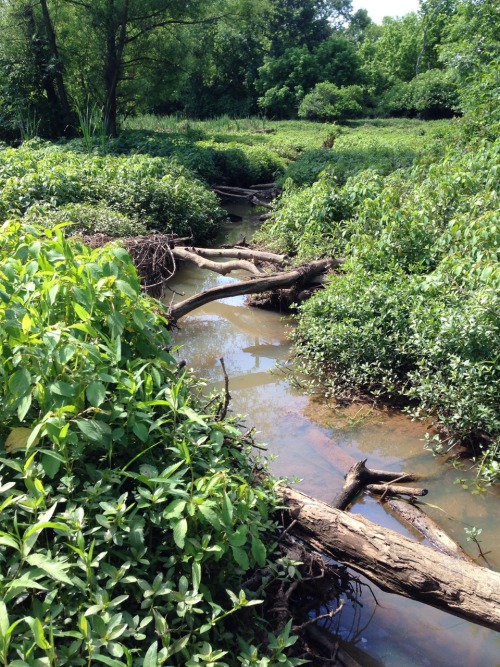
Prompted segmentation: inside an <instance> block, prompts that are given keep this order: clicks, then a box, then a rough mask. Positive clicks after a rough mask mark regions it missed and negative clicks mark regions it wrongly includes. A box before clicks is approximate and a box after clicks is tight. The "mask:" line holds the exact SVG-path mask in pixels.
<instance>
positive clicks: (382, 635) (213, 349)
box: [164, 205, 500, 667]
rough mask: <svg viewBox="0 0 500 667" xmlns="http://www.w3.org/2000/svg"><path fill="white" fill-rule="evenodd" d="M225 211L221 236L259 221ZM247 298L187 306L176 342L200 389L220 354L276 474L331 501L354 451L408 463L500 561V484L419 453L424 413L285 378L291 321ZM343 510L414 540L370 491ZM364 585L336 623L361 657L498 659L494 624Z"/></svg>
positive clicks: (426, 661) (238, 403)
mask: <svg viewBox="0 0 500 667" xmlns="http://www.w3.org/2000/svg"><path fill="white" fill-rule="evenodd" d="M231 212H234V213H237V214H240V215H242V216H243V217H244V219H243V221H242V222H239V223H228V224H227V225H226V229H225V233H224V235H223V236H222V238H221V239H219V242H226V243H228V242H229V243H235V242H237V241H239V240H240V239H241V238H242V237H246V239H247V240H248V239H250V238H251V236H252V234H253V233H254V231H255V230H256V229H257V228H258V226H259V224H260V223H259V222H258V214H255V212H254V211H253V209H249V208H248V207H247V206H238V205H235V206H231ZM237 279H238V274H236V273H233V274H231V276H221V275H218V274H215V273H213V272H210V271H206V270H202V269H199V268H197V267H194V266H191V265H190V266H186V265H184V266H181V267H180V268H179V270H178V272H177V274H176V276H175V277H174V278H173V279H172V280H171V281H170V282H169V287H170V288H173V289H174V290H175V291H176V292H179V293H182V294H184V295H185V296H190V295H191V294H194V293H196V292H199V291H201V290H203V289H208V288H209V287H214V286H215V285H222V284H226V283H229V282H233V281H234V280H237ZM172 298H173V299H174V302H177V301H179V300H181V299H182V298H183V297H181V296H179V295H176V294H174V293H173V292H172V291H169V290H167V291H166V292H165V294H164V301H165V302H167V303H169V302H170V301H171V299H172ZM244 300H245V297H232V298H228V299H223V300H221V301H218V302H213V303H210V304H208V305H206V306H203V307H202V308H199V309H198V310H195V311H193V312H192V313H190V314H189V315H187V316H186V317H184V318H183V319H181V321H180V323H179V329H178V330H175V331H174V334H173V342H174V343H175V345H179V346H181V348H180V350H179V352H178V353H177V354H178V355H179V359H185V360H186V361H187V365H188V367H192V368H193V369H194V371H195V372H196V374H197V375H198V376H201V377H203V378H205V379H206V380H207V385H208V387H207V390H210V389H213V388H221V387H222V386H223V375H222V369H221V366H220V363H219V358H220V357H223V358H224V361H225V366H226V369H227V373H228V375H229V390H230V394H231V403H230V413H231V414H233V415H239V414H241V415H245V416H246V418H245V424H246V425H248V427H255V428H256V429H257V431H258V435H257V437H256V440H257V441H258V442H262V443H265V444H266V445H267V448H268V449H267V451H268V454H267V455H268V456H269V458H270V459H271V464H270V465H271V470H272V472H273V473H274V474H276V475H280V476H286V477H288V478H290V479H297V478H300V480H301V481H300V483H297V487H298V488H299V489H300V490H302V491H304V492H305V493H308V494H310V495H311V496H315V497H317V498H320V499H322V500H325V501H327V502H328V501H331V500H332V499H333V497H334V495H335V493H336V492H337V491H338V490H339V489H340V488H341V487H342V484H343V475H344V474H345V472H346V471H347V469H348V468H349V467H350V465H351V463H352V462H353V460H359V459H361V458H367V459H368V462H367V465H368V466H369V467H370V468H376V469H384V470H397V471H399V470H405V471H408V472H416V473H418V474H420V475H421V476H422V478H423V480H424V481H423V483H422V484H423V485H425V487H426V488H428V489H429V495H428V496H426V497H425V499H424V500H425V501H426V503H427V506H426V507H425V510H426V511H427V512H428V514H429V515H430V516H431V517H432V518H433V519H435V520H436V521H437V522H438V523H439V524H440V525H441V526H442V527H443V528H444V529H445V530H446V531H447V532H448V533H449V534H450V535H451V536H452V537H453V538H454V539H455V540H456V541H457V542H458V543H459V544H461V546H462V547H463V548H464V549H465V550H466V551H467V552H468V553H469V554H471V555H472V556H473V557H474V558H476V557H478V558H479V552H478V547H477V545H476V544H474V542H472V541H467V533H466V531H465V529H466V528H469V529H470V528H472V527H475V528H476V529H477V530H481V533H480V535H479V536H478V539H479V540H480V545H481V549H482V551H483V552H484V553H485V554H487V555H486V558H487V560H488V564H489V566H490V567H491V568H492V569H494V570H497V571H500V550H499V549H498V548H497V547H498V544H499V543H500V541H499V538H500V490H488V491H487V492H485V493H483V494H473V493H471V492H470V491H467V490H465V489H464V488H462V486H461V485H460V484H459V483H457V482H456V480H457V478H459V477H460V478H463V479H467V480H470V481H472V480H473V479H474V472H473V471H467V470H456V469H454V468H453V466H452V465H451V464H450V463H449V462H446V460H445V459H444V458H435V457H433V456H432V454H431V453H429V452H428V451H426V450H425V449H424V443H423V438H424V434H425V430H426V429H425V424H422V423H421V422H414V421H412V420H411V419H410V418H409V417H407V416H406V415H404V414H402V413H400V412H397V411H391V410H384V411H380V410H375V409H374V408H373V407H372V406H367V405H363V404H354V405H351V406H348V407H345V408H341V407H338V406H335V405H325V404H324V401H321V400H319V399H317V398H311V397H309V396H307V395H305V393H304V391H303V390H300V389H299V388H296V387H295V386H294V383H293V382H291V375H290V373H289V372H286V370H283V368H281V367H278V366H277V364H280V365H282V364H285V369H286V362H287V361H288V360H289V358H290V356H291V346H290V342H289V341H288V336H287V331H288V328H289V327H290V326H291V323H290V322H289V321H287V320H286V319H284V318H282V317H281V316H280V315H279V314H278V313H274V312H269V311H265V310H260V309H256V308H249V307H247V306H245V304H244ZM280 368H281V369H280ZM466 468H467V466H466ZM351 512H354V513H359V514H362V515H364V516H365V517H367V518H369V519H370V520H372V521H374V522H376V523H379V524H381V525H383V526H386V527H388V528H392V529H393V530H396V531H398V532H400V533H402V534H406V535H408V536H410V537H412V538H413V539H419V540H421V539H422V538H420V537H418V536H417V535H414V534H411V533H409V532H408V531H406V530H405V529H404V528H403V527H402V526H401V524H400V523H399V522H398V521H397V520H395V519H394V518H393V517H392V516H391V515H390V514H389V513H388V512H387V511H386V510H385V509H384V507H383V506H382V505H381V504H380V503H379V502H378V501H377V500H376V499H373V498H371V497H369V496H368V495H365V496H362V497H361V498H360V499H359V500H358V501H357V502H356V504H355V505H354V507H353V508H352V509H351ZM478 562H480V563H481V564H484V561H481V560H479V561H478ZM457 567H460V563H459V562H457ZM361 581H364V582H365V583H369V582H368V581H367V580H363V578H361ZM370 588H371V591H372V592H373V594H372V592H370ZM370 588H368V587H367V586H363V588H362V597H361V603H362V606H359V605H358V606H355V607H354V606H352V605H351V603H349V602H348V603H347V604H346V605H345V607H344V609H343V610H342V612H341V614H340V615H339V616H338V617H337V623H338V629H337V632H338V634H339V636H340V637H341V638H342V640H344V642H346V643H347V644H346V648H347V650H348V652H350V653H351V655H352V656H353V658H355V659H356V660H357V661H358V662H359V663H360V664H361V665H364V666H367V667H375V666H382V665H383V666H384V667H420V666H425V667H457V666H458V665H460V666H461V667H499V666H500V633H496V632H493V631H490V630H487V629H485V628H482V627H479V626H477V625H474V624H471V623H468V622H466V621H463V620H461V619H459V618H456V617H455V616H451V615H449V614H446V613H444V612H442V611H439V610H437V609H434V608H432V607H429V606H427V605H423V604H420V603H418V602H414V601H412V600H407V599H405V598H402V597H399V596H396V595H391V594H388V593H384V592H383V591H381V590H379V589H378V588H377V587H376V586H374V585H373V584H371V583H370Z"/></svg>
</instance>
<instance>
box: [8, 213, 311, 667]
mask: <svg viewBox="0 0 500 667" xmlns="http://www.w3.org/2000/svg"><path fill="white" fill-rule="evenodd" d="M0 247H1V253H0V345H1V349H2V364H1V365H0V415H1V420H0V424H1V425H0V438H1V442H2V445H1V449H2V451H1V455H0V480H1V483H0V508H1V512H2V531H1V533H0V544H1V547H2V548H1V550H0V660H1V662H2V664H5V665H7V664H8V665H13V666H14V665H17V664H25V665H33V666H36V665H39V664H40V665H45V664H47V665H55V664H56V663H57V664H65V665H74V666H80V665H82V666H83V665H89V664H98V663H99V664H101V663H104V664H107V665H112V666H113V667H126V666H128V667H141V666H143V665H147V664H158V665H160V664H168V665H182V666H183V667H184V666H185V665H195V664H200V663H206V664H208V663H211V664H213V665H218V666H220V667H227V666H228V665H234V664H237V662H238V660H240V661H241V662H242V664H246V665H249V664H261V665H265V664H284V665H288V667H292V666H293V665H296V664H301V661H298V660H295V659H293V658H290V659H287V657H286V655H285V654H284V653H285V651H286V647H287V646H290V645H291V644H293V638H289V637H288V632H289V627H287V628H285V632H284V633H283V635H282V636H281V637H279V638H276V637H273V636H272V635H271V636H270V637H269V644H268V647H267V649H266V655H263V653H262V652H261V650H260V649H259V648H258V645H259V644H260V643H261V640H262V633H263V632H265V628H264V624H263V621H262V619H261V618H260V614H259V609H260V601H259V600H257V599H255V596H254V597H252V594H251V593H249V592H248V591H247V592H245V590H244V582H245V581H246V580H247V579H248V578H249V577H251V576H252V573H253V572H254V571H255V570H256V569H259V568H263V567H264V568H268V567H269V568H270V569H269V572H270V574H271V577H273V576H275V575H276V573H277V572H278V569H279V568H280V567H281V566H280V565H279V562H277V563H273V562H272V559H273V553H272V546H270V540H272V539H273V537H274V533H275V526H274V523H273V521H272V520H271V518H270V512H271V511H272V510H273V509H274V507H275V498H274V494H273V491H272V488H271V482H270V481H268V480H266V478H265V477H264V478H263V479H260V480H259V479H258V478H257V477H256V475H255V470H254V467H253V466H252V464H251V462H250V461H249V459H248V458H247V453H246V451H245V450H244V447H243V446H242V444H241V434H240V431H239V430H238V429H237V428H235V427H234V426H232V425H231V424H229V423H224V422H221V421H218V420H217V419H216V418H215V417H214V415H211V414H210V413H207V412H206V410H205V411H204V410H202V409H201V407H200V403H199V402H198V401H197V399H196V395H195V392H196V386H195V385H194V383H193V381H192V380H190V378H189V377H188V376H186V374H185V373H184V371H180V370H179V368H178V366H177V363H176V360H175V359H174V357H173V356H172V355H171V352H170V336H169V333H168V331H167V329H166V324H167V323H166V321H165V320H164V318H163V317H162V316H161V315H160V314H159V308H158V303H157V302H154V301H152V300H150V299H148V298H147V297H145V296H143V295H142V294H141V290H140V287H139V283H138V280H137V274H136V271H135V269H134V268H133V266H132V263H131V260H130V257H129V256H128V254H127V253H126V252H125V251H124V250H123V248H120V247H118V246H113V245H111V246H107V247H106V248H102V249H98V250H95V251H91V250H89V249H88V248H86V247H85V246H83V245H81V244H79V243H75V242H69V241H67V240H66V239H65V238H64V237H63V234H62V231H61V230H60V229H59V230H57V229H56V230H52V229H47V228H32V227H28V226H27V225H26V224H25V223H24V224H21V223H16V222H12V221H11V222H9V223H7V224H5V225H4V226H3V228H2V234H1V246H0ZM277 568H278V569H277ZM281 569H283V568H281ZM273 573H275V574H274V575H273ZM234 617H236V618H234ZM233 619H234V620H233ZM244 642H247V644H246V645H245V643H244ZM252 643H253V644H254V645H252ZM245 646H246V648H245ZM252 655H253V656H254V658H252V657H251V656H252ZM237 656H239V657H238V658H237ZM261 656H262V658H261ZM260 660H262V662H261V661H260Z"/></svg>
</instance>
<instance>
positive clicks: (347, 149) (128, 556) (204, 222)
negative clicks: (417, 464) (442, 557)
mask: <svg viewBox="0 0 500 667" xmlns="http://www.w3.org/2000/svg"><path fill="white" fill-rule="evenodd" d="M499 11H500V6H499V4H498V3H497V2H491V1H486V0H485V1H481V0H474V1H473V0H457V1H456V2H455V1H453V0H422V2H421V8H420V11H419V12H418V13H416V14H409V15H408V16H406V17H403V18H401V19H386V20H384V22H383V24H382V25H381V26H376V25H375V24H373V23H372V22H371V20H370V19H369V17H368V15H367V13H366V12H365V11H363V10H361V11H359V12H357V13H356V14H353V13H352V10H351V4H350V2H349V0H287V1H286V2H285V1H284V0H230V1H229V2H227V1H224V2H222V0H221V1H219V0H195V1H194V2H190V3H185V2H177V1H174V2H163V1H162V0H148V1H147V2H143V0H140V1H139V0H127V1H125V0H124V1H123V2H122V1H121V0H96V1H95V2H92V3H86V2H74V1H73V0H58V1H57V2H55V1H54V0H39V1H38V0H37V1H36V2H33V3H31V2H27V1H26V0H8V2H4V3H2V5H1V7H0V26H1V28H2V30H1V32H0V64H1V68H0V102H1V115H0V136H1V137H2V139H4V140H5V141H7V142H9V143H10V145H7V144H5V145H2V146H1V147H0V223H1V225H2V227H1V231H0V235H1V238H0V349H1V355H2V364H1V365H0V415H1V421H0V424H1V425H0V442H1V443H2V444H1V456H0V510H1V514H2V526H1V531H0V545H1V547H2V549H1V550H0V664H2V665H5V666H7V665H9V666H12V667H26V666H28V667H44V666H45V665H48V666H50V667H55V666H56V665H91V664H95V663H101V664H105V665H109V666H110V667H123V666H126V667H135V666H138V667H139V666H144V667H156V666H157V665H161V664H165V665H188V666H193V665H199V664H206V665H213V667H223V666H225V665H228V666H230V667H232V666H233V665H237V664H239V665H243V666H246V665H256V666H257V667H270V666H271V665H275V664H283V665H290V666H291V665H294V664H300V662H301V661H299V660H297V659H294V658H291V657H289V656H288V653H289V647H290V646H292V645H293V643H294V641H295V640H294V638H293V637H290V636H289V633H290V624H287V625H286V626H285V627H284V629H283V623H282V624H281V626H280V628H279V632H277V633H275V634H278V636H275V634H273V628H272V627H269V624H268V620H269V619H268V618H266V612H267V611H268V609H269V600H270V599H271V600H272V598H273V596H274V595H275V591H276V587H275V584H278V585H279V584H280V583H281V582H282V581H284V580H287V581H288V580H289V579H290V578H293V577H295V576H296V573H297V570H296V567H295V564H294V563H290V562H289V561H287V560H286V559H283V558H281V557H280V553H279V552H278V550H277V548H276V526H275V523H274V521H273V512H274V509H275V507H276V498H275V494H274V488H273V484H274V482H273V481H272V480H271V479H269V478H268V477H267V476H266V475H265V474H262V470H261V468H260V466H259V467H256V466H255V465H254V463H253V462H252V460H251V458H249V452H248V450H247V446H246V444H245V441H244V439H243V438H242V436H241V433H240V430H239V429H238V428H236V426H235V424H234V423H231V422H229V421H227V420H222V419H220V417H219V414H218V411H217V407H216V406H217V405H218V404H217V400H216V399H214V401H209V400H208V399H206V398H205V399H202V397H201V392H200V383H199V382H197V381H196V380H195V379H194V378H192V377H190V376H189V375H188V374H186V373H185V371H184V370H183V369H182V368H180V367H179V366H178V365H177V363H176V361H175V358H174V356H173V354H172V352H173V351H172V347H171V345H172V344H171V341H170V334H169V332H168V330H167V325H168V323H167V322H166V320H165V319H164V318H163V316H162V315H161V312H162V310H161V306H160V305H159V304H158V303H157V302H155V301H153V300H151V299H149V298H148V297H146V296H144V295H143V294H142V293H141V290H140V287H139V283H138V278H137V275H136V271H135V269H134V268H133V266H132V264H131V260H130V258H129V256H128V255H127V253H126V252H125V251H124V250H123V249H122V248H121V247H120V246H119V245H110V246H108V247H106V248H104V249H100V250H96V251H91V250H89V249H88V248H87V247H85V246H84V245H83V244H82V243H81V241H78V240H77V239H71V238H69V237H70V236H72V235H74V234H75V233H81V232H91V233H94V232H104V233H106V234H109V235H111V236H116V237H120V236H127V235H138V234H143V233H145V232H149V231H153V232H154V231H174V232H177V233H180V234H192V236H193V237H194V239H195V240H196V242H197V243H208V242H209V241H210V240H211V239H212V238H213V237H214V235H215V234H216V232H217V230H218V228H219V226H220V223H221V222H222V221H223V219H224V216H225V214H224V212H223V211H222V209H221V208H220V207H219V205H218V202H217V199H216V198H215V196H214V195H213V193H212V192H211V191H210V189H209V187H207V186H210V185H213V184H214V183H225V184H235V185H251V184H254V183H256V182H265V181H270V180H273V181H274V180H278V181H279V182H281V183H283V184H284V186H285V190H284V194H283V196H282V198H281V200H280V201H279V203H278V204H277V208H276V211H275V214H274V216H273V219H272V220H270V221H269V223H268V224H267V225H266V226H265V227H264V229H263V231H262V234H261V240H263V241H264V242H265V243H266V244H267V245H268V246H270V247H272V248H274V249H278V250H280V251H285V252H287V253H289V254H290V255H291V256H294V257H295V258H296V261H297V262H302V261H307V260H310V259H313V258H316V257H319V256H326V255H336V256H339V255H341V256H343V257H345V258H346V263H345V265H344V266H343V267H342V270H341V271H339V273H338V274H337V275H335V276H332V278H331V280H330V282H329V284H328V285H327V286H326V289H325V290H323V291H321V292H318V293H317V294H316V296H314V297H313V298H312V299H311V300H310V301H309V302H307V303H306V304H304V305H303V306H301V307H300V309H299V310H298V315H297V319H298V326H297V331H296V334H295V344H296V349H297V352H298V353H299V355H300V356H301V358H302V359H303V361H304V364H305V365H306V368H307V370H308V371H309V372H311V373H313V374H316V376H317V378H318V380H319V381H320V382H321V384H322V386H323V387H326V389H327V391H331V392H332V393H335V394H336V395H339V394H352V393H353V392H358V393H365V394H366V393H369V394H370V395H372V396H376V397H382V398H385V399H390V400H396V401H397V402H398V403H403V404H405V405H406V406H409V407H410V408H411V410H412V411H413V412H414V413H415V414H417V415H418V416H431V417H433V418H434V419H435V422H436V424H437V427H438V429H439V431H438V435H437V436H435V437H434V440H433V442H434V444H435V445H436V446H437V447H438V448H439V447H441V448H443V447H445V448H450V447H453V446H454V445H455V444H457V443H463V444H467V445H469V446H470V447H471V448H472V451H473V454H474V456H475V457H476V460H477V462H478V464H479V467H480V473H481V479H482V483H485V484H490V483H493V482H496V481H499V480H500V454H499V451H500V450H499V445H500V440H499V438H500V416H499V411H498V396H497V389H496V388H497V387H498V385H499V381H500V370H499V368H500V367H499V362H498V359H499V356H498V351H499V348H500V323H499V315H498V313H499V305H500V304H499V294H500V269H499V263H498V248H499V240H500V239H499V224H498V223H499V220H498V216H499V213H498V192H497V180H498V173H499V169H500V143H499V141H498V135H499V129H500V111H499V107H498V103H497V102H498V96H499V91H500V86H499V62H500V35H499V30H500V19H499ZM221 111H224V113H226V112H230V113H231V114H232V115H234V116H238V115H242V114H243V113H245V114H249V113H256V112H259V111H260V112H262V113H264V114H266V115H267V116H268V118H263V117H261V118H260V119H256V118H255V117H254V118H253V119H247V120H230V119H229V117H228V116H227V115H224V116H222V115H220V116H219V118H218V119H212V120H204V121H200V120H186V118H185V117H184V114H186V113H190V114H191V115H192V116H195V117H198V118H199V117H210V116H215V115H218V114H220V113H221ZM138 112H146V113H145V114H143V115H140V116H139V115H138ZM154 112H163V115H161V116H159V115H155V113H154ZM454 113H456V114H457V115H460V116H463V118H461V120H460V122H454V123H453V124H451V123H450V121H448V120H442V118H443V117H447V116H450V115H452V114H454ZM166 114H170V115H166ZM388 114H395V115H399V116H417V117H418V119H414V118H412V119H407V118H405V119H403V118H398V119H387V118H383V116H387V115H388ZM297 116H299V117H301V118H304V119H309V120H304V121H298V120H295V119H296V117H297ZM376 116H381V117H382V118H376ZM359 117H362V118H363V119H362V120H356V118H359ZM275 118H279V119H288V120H280V121H277V120H273V119H275ZM423 119H426V122H424V120H423ZM428 119H435V120H433V121H432V122H428ZM40 137H44V138H43V139H42V138H40ZM48 139H57V141H56V142H53V143H52V142H49V141H48ZM263 571H264V572H265V573H266V577H265V579H264V580H263V586H261V588H260V590H259V594H258V595H255V594H253V593H252V592H251V591H250V590H249V588H248V586H247V583H248V581H249V580H251V579H252V576H253V575H254V574H255V573H256V572H259V573H260V574H262V572H263Z"/></svg>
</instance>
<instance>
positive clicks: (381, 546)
mask: <svg viewBox="0 0 500 667" xmlns="http://www.w3.org/2000/svg"><path fill="white" fill-rule="evenodd" d="M280 496H281V498H282V500H283V505H284V507H285V517H286V521H285V523H290V522H293V526H292V527H291V528H290V531H291V532H292V533H293V534H294V535H295V536H296V537H298V538H300V539H301V540H303V541H304V542H305V543H307V544H308V545H309V546H310V547H312V548H314V549H316V550H317V551H319V552H320V553H323V554H326V555H328V556H331V557H332V558H334V559H335V560H337V561H339V562H340V563H343V564H345V565H348V566H349V567H352V568H353V569H354V570H356V571H358V572H360V573H362V574H364V575H365V576H366V577H368V578H369V579H370V580H371V581H373V582H374V583H375V584H377V585H378V586H379V587H380V588H382V589H383V590H385V591H388V592H391V593H397V594H399V595H403V596H404V597H408V598H412V599H414V600H418V601H420V602H423V603H425V604H428V605H431V606H433V607H436V608H438V609H442V610H443V611H446V612H448V613H450V614H453V615H455V616H459V617H460V618H463V619H466V620H468V621H471V622H473V623H477V624H479V625H483V626H485V627H487V628H491V629H492V630H496V631H497V632H498V631H500V573H498V572H492V571H491V570H488V569H486V568H483V567H480V566H478V565H476V564H473V563H468V562H465V561H463V562H462V561H460V564H458V563H457V560H456V559H455V558H452V557H451V556H448V555H446V554H443V553H440V552H438V551H434V550H433V549H431V548H430V547H427V546H425V545H422V544H418V543H416V542H413V541H412V540H410V539H409V538H407V537H404V536H403V535H399V534H398V533H395V532H394V531H392V530H389V529H387V528H383V527H381V526H378V525H376V524H374V523H372V522H371V521H369V520H368V519H365V518H364V517H362V516H359V515H352V514H348V513H346V512H343V511H341V510H338V509H336V508H334V507H331V506H330V505H327V504H326V503H324V502H321V501H319V500H316V499H314V498H311V497H309V496H307V495H305V494H303V493H301V492H300V491H297V490H296V489H292V488H289V487H285V488H282V489H281V490H280Z"/></svg>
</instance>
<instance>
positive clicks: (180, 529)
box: [174, 519, 187, 549]
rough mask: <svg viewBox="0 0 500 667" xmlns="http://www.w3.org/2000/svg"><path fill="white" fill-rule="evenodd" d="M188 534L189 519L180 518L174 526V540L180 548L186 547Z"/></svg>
mask: <svg viewBox="0 0 500 667" xmlns="http://www.w3.org/2000/svg"><path fill="white" fill-rule="evenodd" d="M186 534H187V521H186V519H180V521H178V522H177V523H176V524H175V526H174V542H175V543H176V545H177V546H178V547H179V549H184V542H185V540H186Z"/></svg>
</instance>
